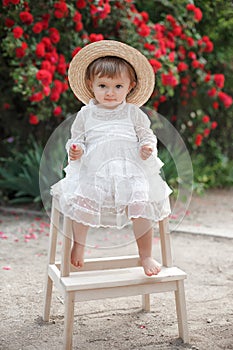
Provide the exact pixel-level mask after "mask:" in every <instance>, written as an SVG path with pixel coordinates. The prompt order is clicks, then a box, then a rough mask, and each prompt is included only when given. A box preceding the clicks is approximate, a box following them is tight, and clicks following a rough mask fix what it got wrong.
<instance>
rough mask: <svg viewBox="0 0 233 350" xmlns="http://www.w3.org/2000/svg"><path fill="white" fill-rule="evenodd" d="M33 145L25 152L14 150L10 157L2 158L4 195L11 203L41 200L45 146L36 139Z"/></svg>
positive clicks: (0, 179) (0, 172)
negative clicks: (40, 171)
mask: <svg viewBox="0 0 233 350" xmlns="http://www.w3.org/2000/svg"><path fill="white" fill-rule="evenodd" d="M31 147H32V148H29V149H28V150H25V152H24V153H19V152H18V151H16V150H13V151H12V154H11V155H10V156H9V157H8V158H0V164H1V166H0V187H1V189H2V192H3V193H2V196H3V198H4V197H5V196H7V197H8V198H10V202H11V203H26V202H32V201H33V202H35V203H38V202H40V200H41V196H40V189H39V167H40V159H41V155H42V151H43V148H42V146H41V145H39V144H37V143H36V142H35V141H34V142H33V143H32V145H31Z"/></svg>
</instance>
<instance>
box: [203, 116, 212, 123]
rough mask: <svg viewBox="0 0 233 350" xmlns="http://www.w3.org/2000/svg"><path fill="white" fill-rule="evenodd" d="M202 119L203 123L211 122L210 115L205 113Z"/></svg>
mask: <svg viewBox="0 0 233 350" xmlns="http://www.w3.org/2000/svg"><path fill="white" fill-rule="evenodd" d="M202 121H203V123H205V124H206V123H209V121H210V117H209V116H208V115H204V117H203V118H202Z"/></svg>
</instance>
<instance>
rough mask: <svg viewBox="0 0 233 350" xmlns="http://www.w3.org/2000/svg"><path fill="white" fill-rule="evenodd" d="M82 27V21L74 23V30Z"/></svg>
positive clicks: (77, 30)
mask: <svg viewBox="0 0 233 350" xmlns="http://www.w3.org/2000/svg"><path fill="white" fill-rule="evenodd" d="M82 29H83V24H82V22H76V23H75V31H76V32H80V31H81V30H82Z"/></svg>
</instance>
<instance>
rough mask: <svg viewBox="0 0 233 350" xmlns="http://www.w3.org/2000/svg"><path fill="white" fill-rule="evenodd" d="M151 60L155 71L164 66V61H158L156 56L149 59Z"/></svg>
mask: <svg viewBox="0 0 233 350" xmlns="http://www.w3.org/2000/svg"><path fill="white" fill-rule="evenodd" d="M149 62H150V64H151V65H152V67H153V70H154V72H155V73H156V72H157V71H158V70H159V69H160V68H161V67H162V63H161V62H159V61H157V60H156V59H154V58H151V59H149Z"/></svg>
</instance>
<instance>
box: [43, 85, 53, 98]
mask: <svg viewBox="0 0 233 350" xmlns="http://www.w3.org/2000/svg"><path fill="white" fill-rule="evenodd" d="M50 92H51V89H50V87H49V86H43V94H44V95H45V96H49V95H50Z"/></svg>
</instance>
